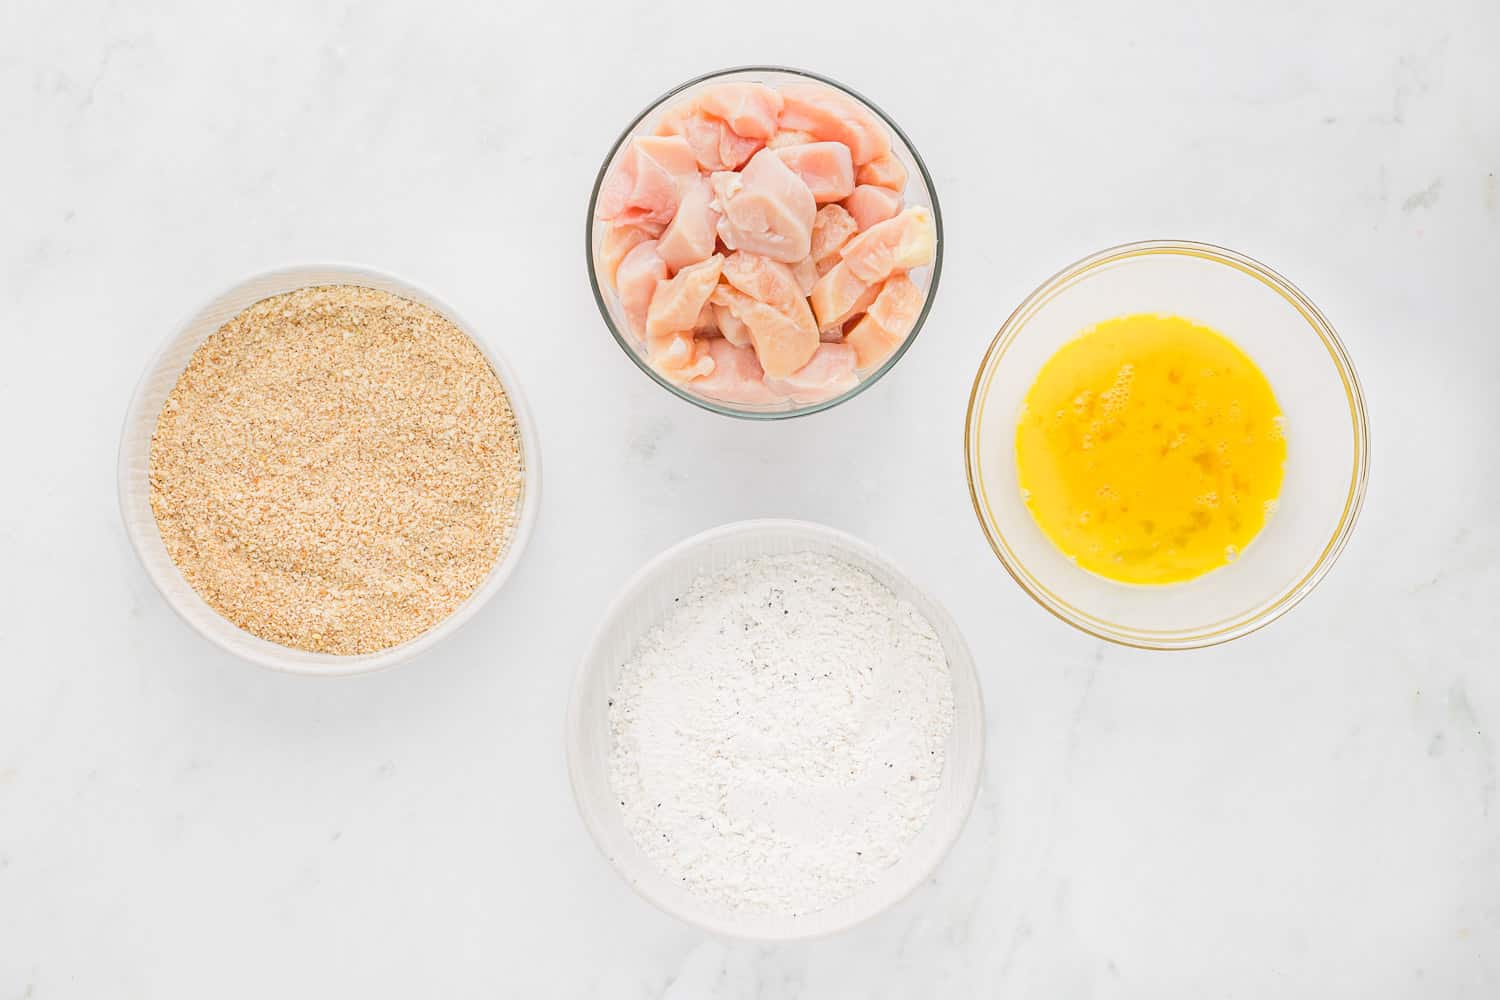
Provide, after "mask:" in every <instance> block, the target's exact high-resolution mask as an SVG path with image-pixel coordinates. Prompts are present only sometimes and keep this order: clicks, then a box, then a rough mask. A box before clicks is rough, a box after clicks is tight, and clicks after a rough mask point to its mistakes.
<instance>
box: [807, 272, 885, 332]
mask: <svg viewBox="0 0 1500 1000" xmlns="http://www.w3.org/2000/svg"><path fill="white" fill-rule="evenodd" d="M878 292H879V288H878V287H877V285H876V284H875V283H874V282H869V281H865V280H864V279H863V278H860V277H859V276H858V275H856V274H855V273H854V272H853V271H851V270H850V269H849V264H848V262H847V261H839V262H838V263H837V264H835V265H834V266H833V267H832V268H831V269H830V270H829V271H828V273H827V274H825V275H823V276H822V277H821V278H819V279H818V283H817V284H816V285H814V286H813V290H812V296H811V302H812V310H813V315H814V316H816V317H817V321H818V329H819V330H825V331H831V330H837V329H840V328H841V327H842V326H843V324H844V320H846V319H848V318H849V317H850V316H853V315H855V314H857V313H860V312H863V311H864V309H865V308H866V307H868V306H869V304H870V303H871V302H873V301H874V300H875V296H876V294H878Z"/></svg>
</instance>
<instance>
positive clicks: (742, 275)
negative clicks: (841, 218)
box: [724, 250, 812, 323]
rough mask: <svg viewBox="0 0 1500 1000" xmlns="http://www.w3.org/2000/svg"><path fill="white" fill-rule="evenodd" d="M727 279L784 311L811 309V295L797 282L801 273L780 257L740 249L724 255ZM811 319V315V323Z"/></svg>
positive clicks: (769, 304)
mask: <svg viewBox="0 0 1500 1000" xmlns="http://www.w3.org/2000/svg"><path fill="white" fill-rule="evenodd" d="M724 280H725V281H727V282H729V283H730V284H731V285H733V286H734V287H735V288H738V289H739V290H740V291H742V292H744V293H745V294H746V295H748V296H750V297H751V298H752V299H759V300H760V301H761V302H764V303H765V304H766V305H768V306H770V307H771V308H773V309H779V310H781V311H782V312H784V313H788V314H793V313H798V312H801V311H806V310H807V296H806V295H804V294H803V293H802V289H801V288H800V287H799V286H798V284H797V273H796V272H795V271H794V270H792V268H791V266H790V265H788V264H783V263H782V262H781V261H779V260H772V259H771V258H769V257H763V256H761V255H760V254H758V253H748V252H746V251H744V250H736V251H735V252H734V253H732V254H730V255H729V256H727V257H725V258H724ZM799 306H800V307H801V309H800V310H799V309H798V307H799ZM811 322H812V316H811V314H809V315H808V323H811Z"/></svg>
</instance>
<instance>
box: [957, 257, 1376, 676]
mask: <svg viewBox="0 0 1500 1000" xmlns="http://www.w3.org/2000/svg"><path fill="white" fill-rule="evenodd" d="M964 454H965V462H966V465H967V473H968V480H969V490H970V494H971V496H972V499H973V502H974V510H975V513H976V514H977V515H978V517H979V521H980V525H981V527H982V528H983V530H984V533H985V535H986V537H987V539H988V540H989V543H990V546H991V547H992V548H993V549H994V552H995V554H996V555H997V556H998V557H999V559H1000V561H1001V563H1002V564H1003V565H1004V567H1005V569H1006V570H1007V571H1008V572H1009V573H1010V574H1011V576H1012V577H1014V578H1015V580H1016V582H1017V583H1019V584H1020V585H1021V587H1022V588H1023V589H1024V590H1025V591H1026V592H1027V593H1028V594H1030V595H1031V597H1032V598H1033V599H1034V600H1036V601H1037V603H1039V604H1041V605H1042V607H1044V608H1046V609H1047V610H1048V611H1050V612H1052V613H1053V614H1054V615H1056V616H1057V617H1059V618H1061V619H1062V620H1063V621H1066V622H1068V623H1069V624H1070V625H1073V626H1074V627H1076V628H1079V629H1081V630H1083V631H1084V632H1087V633H1089V634H1090V635H1094V636H1096V637H1098V638H1101V639H1107V640H1110V641H1112V642H1117V643H1122V644H1125V645H1129V646H1136V647H1140V648H1146V649H1190V648H1194V647H1199V646H1210V645H1214V644H1216V643H1221V642H1227V641H1228V640H1230V639H1234V638H1238V637H1239V636H1242V635H1245V634H1247V633H1249V632H1253V631H1254V630H1256V629H1258V628H1260V627H1262V626H1264V625H1266V624H1268V623H1269V622H1271V621H1273V620H1274V619H1276V618H1277V617H1279V616H1280V615H1282V614H1284V613H1286V612H1287V611H1288V610H1290V609H1291V608H1292V607H1294V606H1295V605H1296V604H1297V603H1298V602H1299V601H1301V600H1302V598H1304V597H1306V596H1307V594H1308V593H1310V592H1311V591H1312V589H1313V588H1314V587H1315V586H1317V584H1318V583H1319V581H1321V580H1322V579H1323V577H1324V576H1325V575H1326V574H1327V573H1328V571H1329V569H1330V568H1331V567H1332V565H1333V563H1334V561H1335V560H1336V559H1337V558H1338V555H1339V553H1340V552H1341V551H1342V550H1343V548H1344V546H1345V544H1346V543H1347V542H1348V540H1349V536H1350V534H1351V532H1352V531H1353V528H1354V523H1355V521H1356V520H1357V518H1358V515H1359V510H1360V507H1361V505H1362V503H1363V499H1364V492H1365V482H1366V478H1367V475H1368V469H1369V427H1368V419H1367V416H1366V412H1365V402H1364V395H1363V393H1362V391H1361V389H1360V384H1359V379H1358V377H1357V376H1356V374H1355V371H1354V366H1353V364H1352V363H1351V362H1350V360H1349V356H1348V353H1347V352H1346V351H1345V349H1344V346H1343V344H1342V343H1341V342H1340V341H1339V338H1338V336H1337V334H1335V332H1334V330H1333V327H1332V326H1331V325H1330V324H1329V322H1328V320H1327V319H1326V318H1325V317H1324V316H1323V314H1322V313H1321V312H1320V311H1319V310H1318V308H1317V307H1316V306H1315V305H1313V303H1312V302H1311V301H1310V300H1309V299H1308V298H1307V296H1305V295H1304V294H1302V292H1301V291H1299V290H1298V289H1297V288H1296V287H1295V286H1294V285H1293V284H1292V283H1291V282H1289V281H1287V280H1286V279H1285V278H1283V277H1282V276H1281V275H1279V274H1277V273H1276V272H1275V271H1273V270H1272V269H1271V268H1269V267H1267V266H1265V265H1264V264H1261V263H1259V262H1257V261H1255V260H1252V259H1251V258H1249V257H1246V256H1244V255H1242V254H1239V253H1236V252H1235V251H1232V250H1226V249H1223V248H1221V247H1216V246H1211V245H1208V244H1202V243H1186V242H1174V241H1153V242H1146V243H1134V244H1129V245H1126V246H1120V247H1114V248H1111V249H1108V250H1104V251H1101V252H1099V253H1097V254H1094V255H1092V256H1090V257H1087V258H1085V259H1083V260H1081V261H1078V262H1077V263H1075V264H1073V265H1072V266H1070V267H1068V268H1066V269H1065V270H1063V271H1061V272H1060V273H1058V274H1057V275H1055V276H1054V277H1052V278H1051V279H1049V280H1048V281H1047V282H1046V283H1045V284H1043V285H1042V286H1041V287H1040V288H1038V289H1037V290H1036V291H1035V292H1033V293H1032V294H1031V295H1030V296H1028V297H1027V298H1026V300H1025V301H1024V302H1022V303H1021V305H1020V306H1019V307H1018V308H1017V309H1016V311H1015V312H1014V313H1013V314H1012V315H1011V316H1010V318H1009V319H1008V320H1006V322H1005V324H1004V326H1002V327H1001V329H1000V332H999V333H998V334H997V335H996V336H995V339H994V341H993V342H992V343H991V345H990V348H989V351H988V352H987V353H986V354H985V357H984V361H983V362H982V364H981V365H980V369H979V373H978V375H977V376H976V378H975V380H974V388H973V392H972V394H971V395H970V398H969V409H968V418H967V422H966V427H965V433H964Z"/></svg>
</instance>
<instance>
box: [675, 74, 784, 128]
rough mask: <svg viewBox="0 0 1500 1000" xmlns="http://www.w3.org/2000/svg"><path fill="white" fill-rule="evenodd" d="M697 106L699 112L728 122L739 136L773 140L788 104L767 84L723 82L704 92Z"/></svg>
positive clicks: (699, 95)
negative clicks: (783, 106) (783, 110)
mask: <svg viewBox="0 0 1500 1000" xmlns="http://www.w3.org/2000/svg"><path fill="white" fill-rule="evenodd" d="M697 103H698V108H699V110H701V111H702V112H703V113H704V114H707V115H709V116H711V117H713V118H717V119H719V120H720V121H722V122H724V123H725V124H726V125H728V126H729V127H730V128H731V129H733V130H734V132H735V134H736V135H742V136H745V137H746V138H749V139H769V138H771V136H773V135H775V134H776V124H777V119H778V118H779V117H780V116H781V107H782V104H783V103H784V102H783V101H782V98H781V95H780V94H779V93H777V92H776V91H774V90H772V89H771V88H770V87H767V86H766V85H765V84H763V83H721V84H718V85H716V86H713V87H707V88H705V89H704V90H703V91H702V92H700V93H699V94H698V97H697Z"/></svg>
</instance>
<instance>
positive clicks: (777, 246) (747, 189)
mask: <svg viewBox="0 0 1500 1000" xmlns="http://www.w3.org/2000/svg"><path fill="white" fill-rule="evenodd" d="M710 180H711V181H712V183H713V188H714V195H715V198H716V200H717V203H718V209H719V211H720V212H721V213H722V216H723V217H722V218H720V219H719V226H718V229H719V238H720V239H722V240H723V241H724V245H725V246H727V247H729V249H731V250H749V251H751V252H752V253H758V254H762V255H764V256H766V257H770V258H771V259H772V260H779V261H782V262H784V263H787V264H794V263H796V262H797V261H799V260H801V259H802V258H803V257H806V256H807V253H808V250H809V249H810V248H811V246H812V224H813V218H814V216H816V215H817V212H818V206H817V204H816V203H815V202H814V201H813V195H812V192H811V191H810V190H808V187H807V184H806V183H804V182H803V180H802V178H801V177H798V176H797V175H796V174H795V173H793V172H792V170H791V168H790V167H788V166H787V165H786V164H785V163H783V162H782V161H781V157H780V156H779V155H777V151H776V150H774V149H763V150H761V151H760V152H759V153H756V154H755V155H754V156H752V157H751V158H750V162H749V163H747V164H746V165H745V169H744V170H743V171H741V172H740V173H737V174H736V173H727V172H720V173H716V174H713V175H712V177H711V178H710Z"/></svg>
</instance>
